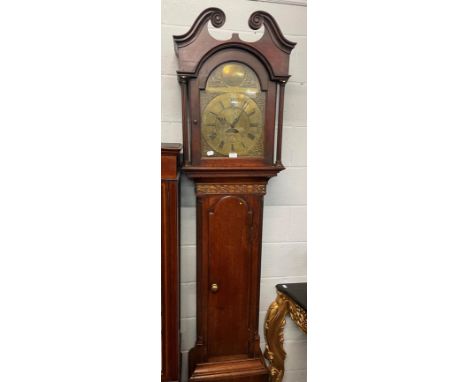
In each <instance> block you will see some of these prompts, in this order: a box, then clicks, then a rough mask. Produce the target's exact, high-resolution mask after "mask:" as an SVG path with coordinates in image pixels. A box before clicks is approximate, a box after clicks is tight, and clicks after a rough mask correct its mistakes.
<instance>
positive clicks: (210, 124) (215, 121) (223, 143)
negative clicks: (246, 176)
mask: <svg viewBox="0 0 468 382" xmlns="http://www.w3.org/2000/svg"><path fill="white" fill-rule="evenodd" d="M262 127H263V118H262V113H261V111H260V108H259V107H258V105H257V103H256V102H255V101H254V100H252V99H251V98H250V97H249V96H247V95H246V94H244V93H224V94H220V95H218V96H216V97H214V98H213V99H212V100H211V101H210V102H209V103H208V105H207V106H206V107H205V110H204V111H203V116H202V129H201V131H202V135H203V137H204V139H205V141H206V143H207V145H208V146H209V147H210V148H211V149H212V150H213V151H214V152H216V153H219V154H222V155H229V154H234V153H235V154H237V155H239V156H255V152H254V150H253V149H254V148H255V147H256V145H258V141H259V140H260V139H262V138H263V134H262Z"/></svg>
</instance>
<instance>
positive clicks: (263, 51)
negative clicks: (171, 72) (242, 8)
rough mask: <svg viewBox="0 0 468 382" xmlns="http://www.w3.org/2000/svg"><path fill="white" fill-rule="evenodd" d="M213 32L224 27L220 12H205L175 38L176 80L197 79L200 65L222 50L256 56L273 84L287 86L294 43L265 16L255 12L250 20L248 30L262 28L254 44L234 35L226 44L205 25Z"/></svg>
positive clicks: (225, 41)
mask: <svg viewBox="0 0 468 382" xmlns="http://www.w3.org/2000/svg"><path fill="white" fill-rule="evenodd" d="M209 21H211V24H212V25H213V26H214V27H215V28H220V27H221V26H223V25H224V21H225V14H224V12H223V11H222V10H221V9H219V8H208V9H205V10H204V11H203V12H202V13H201V14H200V15H199V16H198V17H197V19H196V20H195V22H194V23H193V25H192V27H191V28H190V30H189V31H188V32H187V33H185V34H182V35H178V36H174V48H175V51H176V55H177V57H178V61H179V70H178V71H177V73H178V75H179V78H180V79H182V80H185V79H186V78H191V77H196V76H198V71H199V69H200V66H201V65H202V63H203V62H204V61H205V60H206V59H207V58H208V57H210V56H212V55H213V54H214V53H216V52H218V51H220V50H224V49H230V48H235V49H243V50H246V51H248V52H250V53H251V54H253V55H255V56H257V58H258V59H260V60H261V61H262V62H263V63H264V65H265V66H266V67H267V69H268V71H269V74H270V77H271V79H272V80H276V81H280V82H286V81H287V80H288V78H289V55H290V53H291V50H292V49H293V48H294V46H295V45H296V43H294V42H292V41H289V40H288V39H286V38H285V37H284V35H283V33H282V32H281V30H280V28H279V26H278V24H277V23H276V21H275V19H274V18H273V17H272V16H271V15H270V14H269V13H267V12H264V11H256V12H254V13H253V14H252V15H251V16H250V18H249V21H248V23H249V26H250V28H252V29H253V30H258V29H259V28H260V27H261V26H262V25H263V26H264V27H265V30H264V33H263V36H262V37H261V38H260V39H259V40H257V41H254V42H247V41H243V40H241V39H240V37H239V35H238V34H237V33H234V34H232V36H231V38H230V39H229V40H223V41H219V40H217V39H215V38H214V37H212V36H211V35H210V33H209V32H208V22H209Z"/></svg>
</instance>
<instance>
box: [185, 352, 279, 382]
mask: <svg viewBox="0 0 468 382" xmlns="http://www.w3.org/2000/svg"><path fill="white" fill-rule="evenodd" d="M269 378H270V374H269V372H268V369H267V368H266V366H265V364H264V363H263V361H262V360H261V359H259V358H249V359H242V360H232V361H222V362H207V363H199V364H198V365H196V367H195V370H194V371H193V373H192V376H191V377H190V379H189V381H190V382H203V381H207V382H208V381H212V382H221V381H229V382H268V381H269Z"/></svg>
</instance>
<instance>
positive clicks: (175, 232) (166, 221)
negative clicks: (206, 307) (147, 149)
mask: <svg viewBox="0 0 468 382" xmlns="http://www.w3.org/2000/svg"><path fill="white" fill-rule="evenodd" d="M181 148H182V145H180V144H164V143H163V144H162V147H161V284H162V285H161V329H162V333H161V339H162V376H161V380H162V381H163V382H166V381H180V334H179V327H180V319H179V312H180V297H179V295H180V287H179V274H180V271H179V269H180V259H179V258H180V253H179V252H180V249H179V248H180V243H179V231H180V230H179V226H180V219H179V216H180V208H179V199H180V196H179V187H180V186H179V163H180V160H179V157H180V155H179V154H180V150H181Z"/></svg>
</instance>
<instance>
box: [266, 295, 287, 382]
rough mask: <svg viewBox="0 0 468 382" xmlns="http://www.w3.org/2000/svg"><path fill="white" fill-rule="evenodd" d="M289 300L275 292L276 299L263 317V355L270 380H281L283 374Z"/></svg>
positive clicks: (278, 381)
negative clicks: (264, 342) (264, 343)
mask: <svg viewBox="0 0 468 382" xmlns="http://www.w3.org/2000/svg"><path fill="white" fill-rule="evenodd" d="M288 304H289V300H288V299H287V298H286V296H285V295H284V294H282V293H279V292H278V293H277V296H276V300H275V301H274V302H273V303H271V305H270V307H269V308H268V312H267V315H266V318H265V340H266V343H267V345H266V348H265V353H264V356H265V358H266V359H267V360H268V362H269V364H270V365H269V370H270V375H271V382H281V380H282V379H283V374H284V359H285V358H286V352H285V351H284V348H283V340H284V337H283V331H284V325H285V324H286V314H287V313H288Z"/></svg>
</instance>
